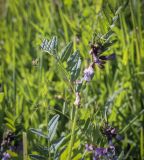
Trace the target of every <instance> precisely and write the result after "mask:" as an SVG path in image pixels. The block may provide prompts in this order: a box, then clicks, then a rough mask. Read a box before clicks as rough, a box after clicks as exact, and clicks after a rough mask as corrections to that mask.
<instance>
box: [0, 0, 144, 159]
mask: <svg viewBox="0 0 144 160" xmlns="http://www.w3.org/2000/svg"><path fill="white" fill-rule="evenodd" d="M142 5H143V0H126V1H124V0H119V1H115V0H103V1H102V0H96V1H91V0H86V1H82V0H78V1H72V0H69V1H68V0H64V1H58V0H54V1H39V0H31V1H28V0H25V1H22V0H14V1H12V0H9V1H2V0H1V1H0V8H2V9H0V26H1V27H0V124H1V125H0V137H1V138H0V143H1V144H2V142H3V140H4V137H7V136H9V135H11V132H12V133H13V134H12V135H13V136H14V137H15V138H14V141H12V143H11V145H12V146H15V147H16V146H19V147H18V148H20V146H21V145H22V143H23V141H22V139H23V132H26V134H27V139H25V141H27V143H28V155H31V156H28V158H29V159H32V157H33V158H35V159H36V158H37V159H38V156H40V157H39V159H42V157H44V158H45V157H49V158H50V159H53V156H55V155H57V153H58V154H59V155H58V157H59V159H66V158H67V155H68V147H67V146H68V144H69V140H70V129H71V123H72V120H73V119H74V113H75V106H73V102H74V100H75V95H74V91H75V87H76V86H75V80H76V79H79V78H80V77H82V76H83V70H84V68H86V67H87V66H88V65H89V62H90V58H91V57H90V55H89V54H88V52H89V50H90V47H89V42H91V43H95V42H98V43H101V44H102V45H103V46H104V47H103V48H102V49H103V51H105V52H104V55H108V54H109V53H116V60H115V61H113V62H109V63H107V64H106V65H105V69H104V70H102V71H100V69H99V68H98V67H96V70H95V76H94V78H93V80H92V81H91V83H89V84H88V85H87V87H85V86H82V89H81V108H80V109H79V111H78V119H77V123H76V129H75V143H74V145H73V154H72V157H73V158H72V159H73V160H78V159H82V158H85V159H91V154H90V153H86V152H85V144H93V145H94V146H97V147H100V146H103V147H107V146H106V141H107V140H106V137H104V136H103V135H102V133H101V132H100V128H101V126H103V125H104V122H105V121H106V120H108V122H109V123H110V124H111V125H112V126H114V127H116V128H117V130H118V132H119V134H120V136H122V137H123V139H122V140H121V141H118V142H117V141H116V142H115V143H116V154H117V156H118V159H128V160H129V159H143V157H144V144H143V139H144V137H143V136H144V134H143V132H144V131H143V120H144V119H143V113H144V109H143V108H144V90H143V88H144V82H143V76H144V72H143V67H144V64H143V63H142V62H143V60H144V54H143V50H144V45H143V44H144V19H143V16H144V12H143V8H142ZM43 40H44V41H43ZM115 40H116V41H115ZM42 42H43V43H42ZM113 42H114V43H113ZM41 44H43V46H41ZM40 46H41V47H42V48H43V49H44V50H46V51H47V52H43V51H42V50H41V47H40ZM49 53H50V54H49ZM51 55H53V56H51ZM79 87H80V86H79ZM80 88H81V87H80ZM76 90H77V89H76ZM78 90H79V89H78ZM54 117H55V118H56V117H57V118H56V121H54V122H55V125H54V126H51V124H54V123H51V122H52V121H51V120H54V119H53V118H54ZM48 124H49V126H48ZM53 127H54V128H53ZM51 129H52V130H51ZM50 130H51V131H54V132H51V131H50ZM30 131H32V132H34V133H35V134H37V135H35V134H33V133H31V132H30ZM49 133H51V138H50V137H47V135H49ZM38 135H39V136H38ZM63 137H64V139H63ZM49 139H52V142H49ZM61 142H62V143H61ZM59 143H60V145H59V147H58V148H57V149H56V152H57V153H56V152H55V153H54V151H53V150H52V148H51V147H53V146H54V148H55V145H58V144H59ZM45 147H46V148H45ZM7 149H8V148H6V150H7ZM49 150H51V151H50V152H49ZM14 151H15V152H13V153H11V152H10V151H8V153H9V154H10V155H11V157H12V159H23V158H22V157H23V150H21V149H20V150H17V151H16V150H14ZM0 154H1V155H0V156H1V157H2V156H3V155H2V153H1V152H0ZM15 154H16V155H15Z"/></svg>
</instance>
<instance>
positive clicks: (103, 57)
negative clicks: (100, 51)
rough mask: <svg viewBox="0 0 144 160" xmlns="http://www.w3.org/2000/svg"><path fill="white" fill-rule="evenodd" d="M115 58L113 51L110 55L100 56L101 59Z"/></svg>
mask: <svg viewBox="0 0 144 160" xmlns="http://www.w3.org/2000/svg"><path fill="white" fill-rule="evenodd" d="M115 58H116V55H115V53H112V54H110V55H108V56H100V57H99V59H101V60H113V59H115Z"/></svg>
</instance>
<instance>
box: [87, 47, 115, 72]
mask: <svg viewBox="0 0 144 160" xmlns="http://www.w3.org/2000/svg"><path fill="white" fill-rule="evenodd" d="M101 47H102V46H98V45H97V46H96V45H91V50H90V52H89V53H90V54H91V55H92V58H93V62H94V63H95V64H97V65H98V67H99V68H101V69H103V68H104V64H105V63H106V61H107V60H113V59H115V53H112V54H110V55H108V56H101V54H102V49H101Z"/></svg>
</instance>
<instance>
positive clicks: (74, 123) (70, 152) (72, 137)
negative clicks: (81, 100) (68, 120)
mask: <svg viewBox="0 0 144 160" xmlns="http://www.w3.org/2000/svg"><path fill="white" fill-rule="evenodd" d="M77 117H78V107H76V111H75V115H74V120H73V124H72V130H71V139H70V144H69V152H68V158H67V160H71V155H72V148H73V144H74V138H75V136H74V135H75V133H74V132H75V127H76V121H77Z"/></svg>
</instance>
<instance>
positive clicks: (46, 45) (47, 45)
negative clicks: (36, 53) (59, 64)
mask: <svg viewBox="0 0 144 160" xmlns="http://www.w3.org/2000/svg"><path fill="white" fill-rule="evenodd" d="M57 45H58V42H57V37H55V36H54V37H53V38H52V39H51V40H50V41H48V40H47V39H44V40H43V42H42V44H41V48H42V49H43V50H44V51H45V52H48V53H49V54H51V55H54V54H56V52H57Z"/></svg>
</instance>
